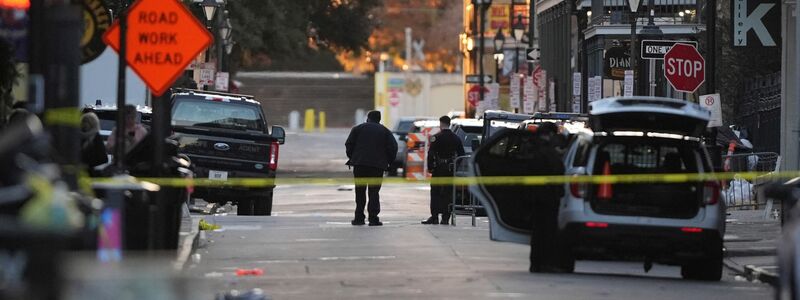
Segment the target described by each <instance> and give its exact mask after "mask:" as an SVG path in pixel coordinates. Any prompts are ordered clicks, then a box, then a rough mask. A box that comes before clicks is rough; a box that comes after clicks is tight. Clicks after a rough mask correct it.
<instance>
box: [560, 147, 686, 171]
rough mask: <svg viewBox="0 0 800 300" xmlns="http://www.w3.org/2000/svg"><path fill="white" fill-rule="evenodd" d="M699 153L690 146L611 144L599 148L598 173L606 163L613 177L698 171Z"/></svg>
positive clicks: (596, 166) (596, 168) (596, 169)
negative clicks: (616, 175)
mask: <svg viewBox="0 0 800 300" xmlns="http://www.w3.org/2000/svg"><path fill="white" fill-rule="evenodd" d="M579 151H580V149H579ZM697 153H698V152H697V150H696V149H695V148H693V147H691V146H690V145H680V144H662V143H659V142H650V141H648V142H612V143H607V144H604V145H602V146H601V147H600V148H599V149H598V153H597V159H596V164H595V173H600V172H602V171H603V167H604V164H605V163H606V162H608V163H609V166H610V167H611V171H612V173H613V174H644V173H682V172H696V171H697V169H698V168H697ZM577 160H578V159H577V158H576V162H577Z"/></svg>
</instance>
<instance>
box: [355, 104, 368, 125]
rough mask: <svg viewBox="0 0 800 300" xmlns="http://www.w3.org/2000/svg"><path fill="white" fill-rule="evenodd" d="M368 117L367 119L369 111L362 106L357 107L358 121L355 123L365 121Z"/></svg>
mask: <svg viewBox="0 0 800 300" xmlns="http://www.w3.org/2000/svg"><path fill="white" fill-rule="evenodd" d="M366 119H367V113H366V112H365V111H364V109H361V108H359V109H356V119H355V121H356V122H355V124H354V125H358V124H361V123H364V121H365V120H366Z"/></svg>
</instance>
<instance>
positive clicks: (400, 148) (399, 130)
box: [389, 117, 434, 176]
mask: <svg viewBox="0 0 800 300" xmlns="http://www.w3.org/2000/svg"><path fill="white" fill-rule="evenodd" d="M433 119H434V118H432V117H401V118H400V120H398V121H397V124H396V125H395V127H394V130H393V131H392V133H393V134H394V139H395V141H396V142H397V155H395V158H394V162H392V165H391V166H390V167H389V175H390V176H397V169H400V168H405V166H406V165H405V162H406V153H408V152H407V151H406V141H407V138H406V136H407V135H408V133H409V132H412V131H414V130H417V131H415V132H419V131H418V130H419V129H418V128H415V127H414V122H417V121H423V120H433ZM404 173H405V171H404Z"/></svg>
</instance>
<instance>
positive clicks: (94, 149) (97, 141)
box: [81, 112, 108, 174]
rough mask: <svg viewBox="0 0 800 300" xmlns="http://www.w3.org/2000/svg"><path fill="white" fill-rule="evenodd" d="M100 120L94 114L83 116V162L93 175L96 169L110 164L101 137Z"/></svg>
mask: <svg viewBox="0 0 800 300" xmlns="http://www.w3.org/2000/svg"><path fill="white" fill-rule="evenodd" d="M99 133H100V118H98V117H97V115H96V114H95V113H93V112H87V113H84V114H83V115H82V116H81V162H82V163H83V165H85V166H86V167H87V168H88V169H89V174H93V173H94V172H93V170H94V168H95V167H97V166H99V165H102V164H105V163H107V162H108V156H107V155H106V147H105V145H104V144H103V138H102V137H100V134H99Z"/></svg>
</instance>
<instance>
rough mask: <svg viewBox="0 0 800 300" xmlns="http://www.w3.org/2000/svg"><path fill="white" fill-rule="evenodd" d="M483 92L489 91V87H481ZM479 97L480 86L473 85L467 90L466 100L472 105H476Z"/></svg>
mask: <svg viewBox="0 0 800 300" xmlns="http://www.w3.org/2000/svg"><path fill="white" fill-rule="evenodd" d="M483 92H484V93H489V89H487V88H485V87H484V88H483ZM480 99H481V86H479V85H474V86H472V87H471V88H470V89H469V91H468V92H467V102H469V104H470V105H472V107H478V102H479V101H480Z"/></svg>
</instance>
